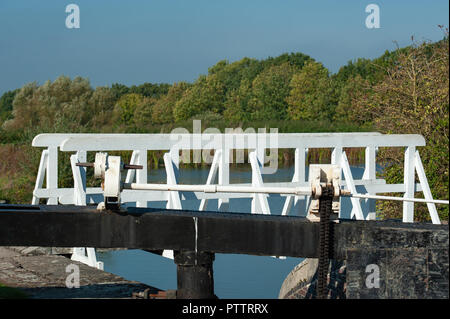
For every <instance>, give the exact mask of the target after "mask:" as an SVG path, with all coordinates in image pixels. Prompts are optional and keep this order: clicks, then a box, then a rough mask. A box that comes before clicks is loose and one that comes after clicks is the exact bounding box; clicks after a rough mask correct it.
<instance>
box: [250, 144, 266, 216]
mask: <svg viewBox="0 0 450 319" xmlns="http://www.w3.org/2000/svg"><path fill="white" fill-rule="evenodd" d="M249 159H250V163H251V165H252V186H255V187H262V186H263V185H264V183H263V179H262V176H261V166H262V165H261V162H260V161H259V159H258V158H257V156H256V153H255V152H251V153H250V154H249ZM267 196H268V195H267V194H258V193H255V194H253V199H252V214H255V213H262V214H266V215H270V208H269V202H268V201H267Z"/></svg>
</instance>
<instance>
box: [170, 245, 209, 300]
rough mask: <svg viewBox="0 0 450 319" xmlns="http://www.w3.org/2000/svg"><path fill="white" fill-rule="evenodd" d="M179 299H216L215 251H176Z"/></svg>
mask: <svg viewBox="0 0 450 319" xmlns="http://www.w3.org/2000/svg"><path fill="white" fill-rule="evenodd" d="M174 257H175V258H174V261H175V264H176V265H177V299H214V298H216V296H215V295H214V275H213V261H214V253H209V252H203V251H199V252H195V251H180V252H175V254H174Z"/></svg>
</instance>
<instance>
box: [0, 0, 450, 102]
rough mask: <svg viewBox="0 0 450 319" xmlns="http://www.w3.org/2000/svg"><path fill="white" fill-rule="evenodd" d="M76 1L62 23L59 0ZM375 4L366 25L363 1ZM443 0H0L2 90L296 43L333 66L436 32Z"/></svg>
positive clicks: (154, 74)
mask: <svg viewBox="0 0 450 319" xmlns="http://www.w3.org/2000/svg"><path fill="white" fill-rule="evenodd" d="M70 3H74V4H77V5H78V6H79V8H80V28H79V29H68V28H66V26H65V20H66V17H67V15H68V13H66V12H65V8H66V5H68V4H70ZM371 3H374V4H377V5H378V6H379V8H380V24H381V27H380V28H379V29H368V28H366V26H365V20H366V17H367V16H368V13H366V12H365V8H366V6H367V5H368V4H371ZM448 10H449V3H448V1H447V0H445V1H444V0H433V1H418V0H408V1H406V0H395V1H392V0H391V1H374V0H368V1H361V0H354V1H338V0H322V1H320V0H317V1H306V0H304V1H303V0H295V1H294V0H240V1H239V0H220V1H219V0H190V1H187V0H129V1H119V0H69V1H62V0H45V1H44V0H43V1H32V0H28V1H24V0H0V94H1V93H3V92H4V91H6V90H11V89H15V88H18V87H21V86H23V85H24V84H26V83H28V82H32V81H37V82H38V83H39V84H42V83H43V82H44V81H46V80H52V81H53V80H54V79H56V78H57V77H58V76H60V75H62V74H64V75H67V76H70V77H74V76H78V75H79V76H82V77H87V78H89V80H90V81H91V84H92V86H94V87H96V86H103V85H111V84H112V83H116V82H119V83H124V84H126V85H132V84H141V83H144V82H166V83H173V82H178V81H189V82H192V81H194V80H195V79H196V78H197V77H198V76H199V75H200V74H206V73H207V71H208V67H210V66H212V65H213V64H215V63H216V62H217V61H219V60H222V59H227V60H229V61H231V62H232V61H236V60H239V59H241V58H243V57H245V56H247V57H252V58H257V59H263V58H267V57H268V56H278V55H280V54H282V53H285V52H302V53H305V54H308V55H310V56H311V57H313V58H314V59H316V60H318V61H320V62H322V63H323V64H324V65H325V66H326V67H327V68H328V69H329V70H330V71H331V72H337V71H338V70H339V67H340V66H342V65H344V64H346V63H347V62H348V61H349V60H352V59H356V58H358V57H365V58H374V57H377V56H380V55H381V54H382V53H383V52H384V51H385V50H393V49H395V47H396V46H395V44H394V41H397V42H398V44H399V45H400V46H406V45H408V44H410V43H411V40H410V39H411V36H412V35H414V36H415V37H416V38H417V39H419V40H431V41H436V40H439V39H441V38H442V37H443V33H442V32H441V30H440V29H439V28H438V27H437V25H438V24H443V25H445V26H448V25H449V14H448Z"/></svg>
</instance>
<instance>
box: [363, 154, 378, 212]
mask: <svg viewBox="0 0 450 319" xmlns="http://www.w3.org/2000/svg"><path fill="white" fill-rule="evenodd" d="M364 155H365V169H364V175H363V177H362V179H365V180H375V179H376V150H375V147H372V146H369V147H366V150H365V154H364ZM368 194H369V195H376V193H368ZM366 204H367V206H368V212H367V215H366V220H375V219H376V202H375V200H373V199H366Z"/></svg>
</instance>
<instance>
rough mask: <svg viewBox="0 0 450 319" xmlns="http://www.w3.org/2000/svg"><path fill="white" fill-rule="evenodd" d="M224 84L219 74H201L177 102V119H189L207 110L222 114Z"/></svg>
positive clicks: (175, 113) (175, 115) (174, 111)
mask: <svg viewBox="0 0 450 319" xmlns="http://www.w3.org/2000/svg"><path fill="white" fill-rule="evenodd" d="M224 99H225V96H224V85H223V83H222V82H220V81H219V80H218V78H217V75H215V74H213V75H209V76H200V77H199V79H198V80H197V81H196V82H195V83H194V85H193V86H191V87H190V88H188V89H187V90H186V91H185V92H184V94H183V96H182V98H181V99H180V100H179V101H178V102H177V103H176V104H175V108H174V110H173V115H174V118H175V120H176V121H181V120H187V119H190V118H191V117H193V116H195V115H198V114H201V113H203V112H206V111H211V112H213V113H217V114H222V112H223V109H224Z"/></svg>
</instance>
